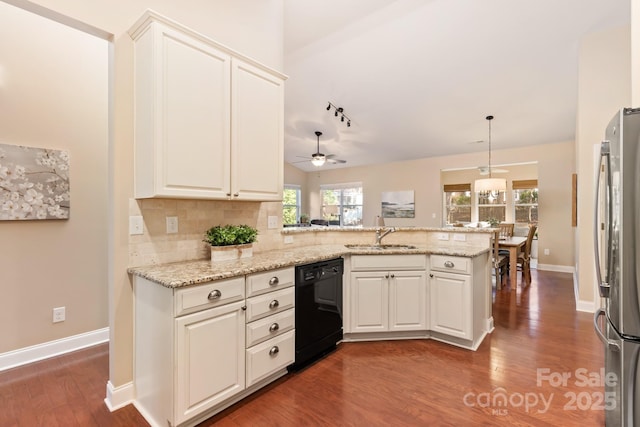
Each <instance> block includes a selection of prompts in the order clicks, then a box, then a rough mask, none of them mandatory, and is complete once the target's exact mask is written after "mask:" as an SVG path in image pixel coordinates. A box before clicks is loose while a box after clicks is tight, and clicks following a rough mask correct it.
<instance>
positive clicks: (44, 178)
mask: <svg viewBox="0 0 640 427" xmlns="http://www.w3.org/2000/svg"><path fill="white" fill-rule="evenodd" d="M69 208H70V200H69V154H68V153H67V152H66V151H63V150H52V149H48V148H34V147H23V146H19V145H9V144H0V220H38V219H68V218H69Z"/></svg>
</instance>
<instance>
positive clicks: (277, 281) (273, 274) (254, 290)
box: [247, 267, 295, 297]
mask: <svg viewBox="0 0 640 427" xmlns="http://www.w3.org/2000/svg"><path fill="white" fill-rule="evenodd" d="M294 280H295V269H294V268H293V267H290V268H282V269H280V270H271V271H266V272H264V273H257V274H252V275H250V276H247V296H248V297H252V296H254V295H260V294H264V293H266V292H271V291H275V290H278V289H283V288H287V287H289V286H293V283H294Z"/></svg>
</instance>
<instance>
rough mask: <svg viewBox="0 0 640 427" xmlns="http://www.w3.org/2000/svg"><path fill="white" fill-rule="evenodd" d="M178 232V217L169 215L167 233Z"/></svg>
mask: <svg viewBox="0 0 640 427" xmlns="http://www.w3.org/2000/svg"><path fill="white" fill-rule="evenodd" d="M177 232H178V217H177V216H168V217H167V234H174V233H177Z"/></svg>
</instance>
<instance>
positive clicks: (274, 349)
mask: <svg viewBox="0 0 640 427" xmlns="http://www.w3.org/2000/svg"><path fill="white" fill-rule="evenodd" d="M278 353H280V349H279V348H278V346H277V345H274V346H273V347H271V350H269V356H275V355H276V354H278Z"/></svg>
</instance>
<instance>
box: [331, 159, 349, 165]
mask: <svg viewBox="0 0 640 427" xmlns="http://www.w3.org/2000/svg"><path fill="white" fill-rule="evenodd" d="M327 162H329V163H333V164H336V163H347V161H346V160H341V159H334V158H327Z"/></svg>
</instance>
